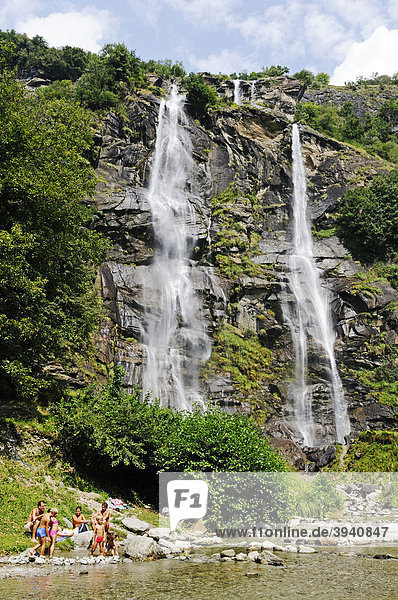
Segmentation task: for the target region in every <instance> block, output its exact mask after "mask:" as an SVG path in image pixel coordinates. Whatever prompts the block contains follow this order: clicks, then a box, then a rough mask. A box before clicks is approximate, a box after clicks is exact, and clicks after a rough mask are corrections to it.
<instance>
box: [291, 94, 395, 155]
mask: <svg viewBox="0 0 398 600" xmlns="http://www.w3.org/2000/svg"><path fill="white" fill-rule="evenodd" d="M295 119H296V120H297V121H298V122H300V123H304V124H306V125H309V126H310V127H312V128H313V129H316V130H317V131H320V132H321V133H324V134H325V135H327V136H331V137H334V138H336V139H337V140H341V141H343V142H349V143H351V144H355V145H357V146H361V147H363V148H365V149H366V150H367V151H368V152H370V153H372V154H378V155H379V156H381V157H382V158H384V159H386V160H388V161H390V162H393V163H398V143H397V136H396V126H397V124H398V100H395V99H390V100H386V102H384V104H382V106H381V107H380V108H379V110H378V111H377V114H376V115H374V116H372V115H371V114H370V113H367V114H366V116H365V118H360V117H359V116H357V115H356V114H355V110H354V105H353V103H352V102H350V101H347V102H345V103H344V104H343V106H342V107H341V108H340V109H339V108H338V107H337V106H336V105H334V104H333V103H330V102H329V103H327V104H323V105H320V104H316V103H314V102H305V103H304V102H299V103H298V104H297V108H296V113H295Z"/></svg>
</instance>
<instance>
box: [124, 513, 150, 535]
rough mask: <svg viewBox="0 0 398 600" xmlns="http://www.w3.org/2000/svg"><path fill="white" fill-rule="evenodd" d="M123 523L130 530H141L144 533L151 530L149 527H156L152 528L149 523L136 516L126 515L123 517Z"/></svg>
mask: <svg viewBox="0 0 398 600" xmlns="http://www.w3.org/2000/svg"><path fill="white" fill-rule="evenodd" d="M122 525H123V526H124V527H125V528H126V529H128V530H129V531H140V532H142V533H144V532H145V531H149V529H154V528H151V526H150V525H149V523H147V522H146V521H141V520H140V519H137V518H136V517H126V518H124V519H122Z"/></svg>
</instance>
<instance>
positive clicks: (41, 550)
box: [39, 537, 47, 556]
mask: <svg viewBox="0 0 398 600" xmlns="http://www.w3.org/2000/svg"><path fill="white" fill-rule="evenodd" d="M39 541H40V543H41V548H40V556H44V553H45V551H46V546H47V538H46V537H43V538H39Z"/></svg>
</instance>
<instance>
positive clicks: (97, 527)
mask: <svg viewBox="0 0 398 600" xmlns="http://www.w3.org/2000/svg"><path fill="white" fill-rule="evenodd" d="M104 536H105V522H104V519H103V518H102V516H97V517H96V519H95V523H94V544H93V547H92V549H91V550H90V552H89V556H92V555H93V554H94V552H95V550H96V548H97V546H98V545H99V552H100V554H103V552H104Z"/></svg>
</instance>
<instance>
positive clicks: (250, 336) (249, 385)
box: [203, 324, 272, 398]
mask: <svg viewBox="0 0 398 600" xmlns="http://www.w3.org/2000/svg"><path fill="white" fill-rule="evenodd" d="M271 364H272V352H271V350H269V348H265V347H264V346H262V345H261V343H260V341H259V339H258V337H257V335H256V333H254V332H253V331H251V330H247V331H245V332H242V331H241V330H240V329H238V328H237V327H234V326H233V325H229V324H225V325H223V326H222V327H221V329H219V331H218V332H217V333H216V334H215V335H214V346H213V352H212V355H211V357H210V360H209V362H208V364H207V365H206V367H205V369H204V372H203V375H204V377H208V376H212V375H215V374H217V373H220V374H221V373H223V374H225V373H229V374H230V375H231V377H232V379H233V381H234V385H235V388H236V390H237V391H238V392H239V393H240V394H241V395H243V396H244V397H245V398H247V397H248V396H249V395H250V394H251V393H252V392H253V391H256V390H260V389H261V388H262V387H263V385H264V384H265V383H266V382H268V381H269V380H270V378H271Z"/></svg>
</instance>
